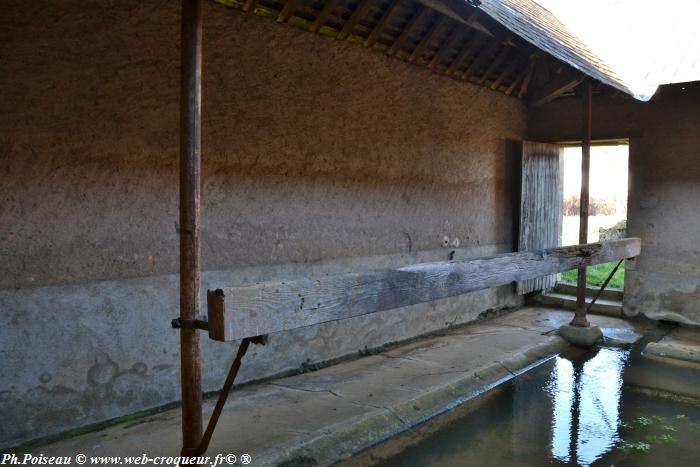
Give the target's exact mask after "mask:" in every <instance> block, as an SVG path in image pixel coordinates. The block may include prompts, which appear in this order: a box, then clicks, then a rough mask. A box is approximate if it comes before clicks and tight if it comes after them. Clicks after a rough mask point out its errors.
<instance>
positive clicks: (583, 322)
mask: <svg viewBox="0 0 700 467" xmlns="http://www.w3.org/2000/svg"><path fill="white" fill-rule="evenodd" d="M582 86H583V88H582V91H583V92H582V101H583V125H582V126H583V128H582V129H583V141H582V145H581V198H580V207H579V209H580V210H579V215H580V219H579V238H578V242H579V243H581V244H583V243H588V195H589V179H590V170H591V110H592V109H591V104H592V89H591V83H590V82H589V81H588V80H586V81H584V82H583V84H582ZM571 324H572V325H573V326H588V325H589V323H588V319H587V318H586V267H585V266H581V267H579V268H578V282H577V284H576V312H575V313H574V319H573V320H572V321H571Z"/></svg>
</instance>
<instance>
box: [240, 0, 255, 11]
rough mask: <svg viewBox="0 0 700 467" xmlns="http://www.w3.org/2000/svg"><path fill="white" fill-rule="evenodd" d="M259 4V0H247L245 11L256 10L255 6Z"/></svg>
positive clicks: (244, 6) (244, 5)
mask: <svg viewBox="0 0 700 467" xmlns="http://www.w3.org/2000/svg"><path fill="white" fill-rule="evenodd" d="M257 5H258V0H245V3H244V4H243V11H245V12H249V11H253V10H255V7H256V6H257Z"/></svg>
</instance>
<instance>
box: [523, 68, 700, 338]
mask: <svg viewBox="0 0 700 467" xmlns="http://www.w3.org/2000/svg"><path fill="white" fill-rule="evenodd" d="M580 109H581V104H580V101H578V100H577V99H562V100H560V101H555V102H553V103H551V104H549V105H547V106H545V107H543V108H541V109H537V110H533V111H531V112H530V115H529V120H528V122H529V131H530V138H532V139H535V140H544V141H572V140H576V139H578V140H580V136H578V137H577V136H576V135H577V133H580V126H581V124H580V122H581V117H580V115H581V114H580ZM620 137H628V138H629V139H630V157H629V164H630V171H629V199H628V210H627V212H628V222H627V235H629V236H635V237H641V239H642V254H641V255H640V256H639V258H638V259H636V260H634V261H628V262H627V271H626V276H625V299H624V305H625V313H627V314H629V315H636V314H639V313H643V314H645V315H646V316H648V317H650V318H654V319H668V320H671V321H678V322H682V323H691V324H696V325H700V216H698V212H699V211H700V204H699V202H698V200H700V149H699V148H700V82H696V83H688V84H676V85H671V86H663V87H661V88H660V89H659V90H658V91H657V93H656V94H655V95H654V97H653V98H652V99H651V101H650V102H648V103H641V102H636V101H633V100H631V99H630V98H623V97H620V96H614V97H595V98H594V101H593V138H594V139H607V138H620Z"/></svg>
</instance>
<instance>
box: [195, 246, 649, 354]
mask: <svg viewBox="0 0 700 467" xmlns="http://www.w3.org/2000/svg"><path fill="white" fill-rule="evenodd" d="M640 249H641V240H640V239H638V238H627V239H623V240H616V241H611V242H604V243H591V244H587V245H573V246H566V247H559V248H550V249H547V250H542V251H531V252H518V253H506V254H502V255H497V256H491V257H485V258H477V259H466V260H459V261H442V262H435V263H422V264H414V265H410V266H405V267H400V268H396V269H376V270H370V271H366V272H360V273H351V274H341V275H333V276H325V277H321V278H318V279H297V280H290V281H284V282H264V283H259V284H255V285H249V286H243V287H225V288H222V289H217V290H209V291H208V292H207V302H208V310H209V337H211V338H212V339H215V340H220V341H230V340H236V339H241V338H245V337H252V336H258V335H264V334H270V333H274V332H280V331H286V330H290V329H295V328H300V327H305V326H311V325H314V324H319V323H324V322H327V321H335V320H339V319H344V318H350V317H353V316H360V315H364V314H368V313H375V312H379V311H383V310H389V309H392V308H399V307H404V306H408V305H415V304H417V303H424V302H429V301H432V300H438V299H441V298H446V297H451V296H454V295H460V294H464V293H467V292H472V291H475V290H482V289H488V288H491V287H497V286H500V285H505V284H510V283H512V282H516V281H521V280H525V279H533V278H535V277H540V276H543V275H546V274H554V273H558V272H562V271H566V270H569V269H573V268H576V267H579V266H581V265H593V264H600V263H606V262H609V261H615V260H619V259H622V258H631V257H634V256H637V255H639V252H640Z"/></svg>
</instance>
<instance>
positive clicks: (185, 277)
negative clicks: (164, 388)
mask: <svg viewBox="0 0 700 467" xmlns="http://www.w3.org/2000/svg"><path fill="white" fill-rule="evenodd" d="M180 60H181V62H180V65H181V68H180V318H181V319H182V320H194V319H195V318H197V317H198V316H199V311H200V307H199V290H200V246H199V238H200V237H199V212H200V207H199V203H200V185H201V184H200V162H201V154H200V151H201V102H202V86H201V73H202V13H201V3H200V0H182V30H181V56H180ZM180 365H181V368H180V373H181V386H182V452H183V454H185V455H190V454H193V453H194V452H196V448H197V446H198V445H199V442H200V439H201V437H202V381H201V366H200V355H199V335H198V334H197V330H196V329H194V328H187V327H182V328H181V329H180Z"/></svg>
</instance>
